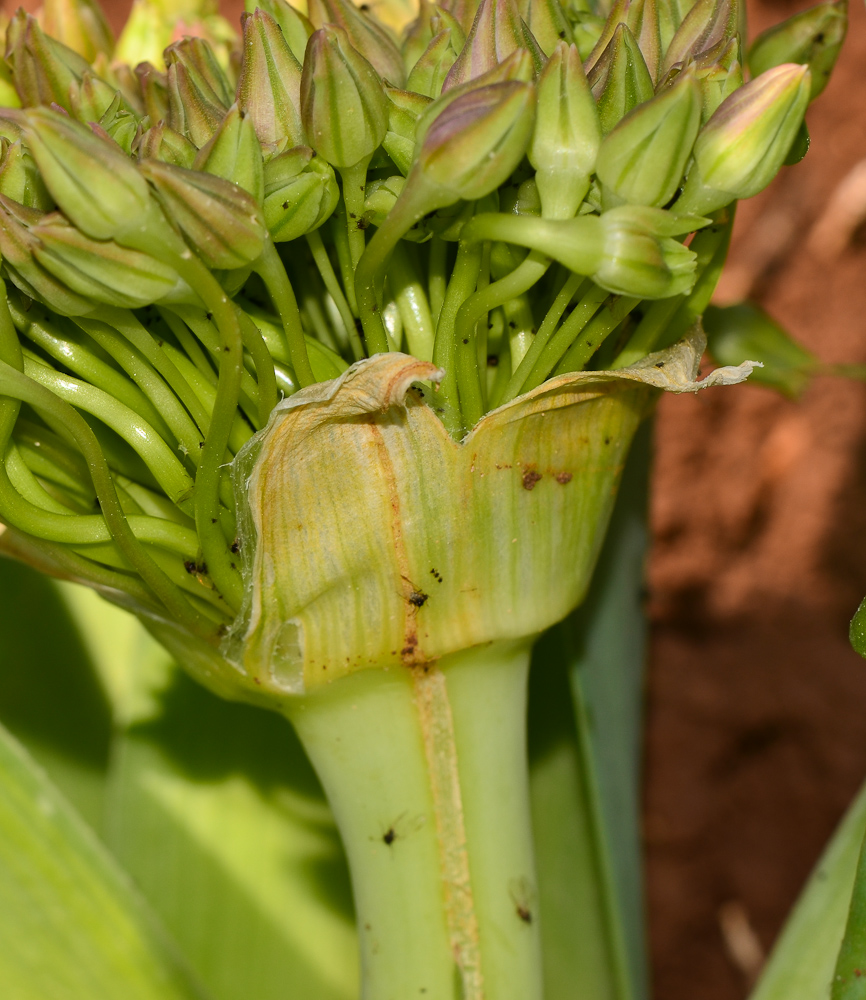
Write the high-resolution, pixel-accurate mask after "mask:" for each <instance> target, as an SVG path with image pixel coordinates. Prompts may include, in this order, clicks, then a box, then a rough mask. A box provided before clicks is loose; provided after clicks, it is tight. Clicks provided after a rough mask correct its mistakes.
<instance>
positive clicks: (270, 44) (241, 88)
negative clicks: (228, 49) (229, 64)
mask: <svg viewBox="0 0 866 1000" xmlns="http://www.w3.org/2000/svg"><path fill="white" fill-rule="evenodd" d="M242 22H243V31H244V55H243V63H242V64H241V76H240V80H239V81H238V107H239V108H240V110H241V111H243V112H244V113H245V114H247V115H249V116H250V119H251V120H252V123H253V127H254V128H255V130H256V135H257V136H258V137H259V142H260V143H261V144H262V146H263V147H264V149H265V150H266V151H269V152H271V153H279V152H281V151H282V150H284V149H286V148H287V147H291V146H302V145H303V144H304V142H305V138H304V128H303V125H302V124H301V66H300V63H299V62H298V60H297V59H296V58H295V57H294V56H293V55H292V51H291V49H290V48H289V46H288V45H287V44H286V40H285V38H284V37H283V33H282V32H281V31H280V28H279V25H278V24H277V22H276V21H275V20H274V19H273V18H272V17H271V15H270V14H267V13H265V11H263V10H256V11H254V12H253V13H252V14H244V16H243V18H242Z"/></svg>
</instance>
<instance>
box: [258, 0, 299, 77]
mask: <svg viewBox="0 0 866 1000" xmlns="http://www.w3.org/2000/svg"><path fill="white" fill-rule="evenodd" d="M244 6H245V9H246V12H247V13H248V14H254V13H255V12H256V10H261V11H264V13H265V14H269V15H270V16H271V17H272V18H273V19H274V21H276V23H277V24H278V25H279V27H280V30H281V31H282V33H283V38H285V40H286V44H287V45H288V46H289V48H290V49H291V52H292V55H293V56H294V57H295V59H297V60H298V65H302V64H303V62H304V53H305V52H306V50H307V42H308V40H309V38H310V35H312V33H313V32H314V31H315V28H314V27H313V25H312V23H311V21H310V19H309V18H308V17H307V16H306V15H305V14H302V13H301V12H300V11H298V10H295V8H294V7H293V6H292V5H291V4H290V3H286V0H261V2H260V0H246V2H245V5H244Z"/></svg>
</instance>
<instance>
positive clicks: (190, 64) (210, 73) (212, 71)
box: [163, 37, 234, 108]
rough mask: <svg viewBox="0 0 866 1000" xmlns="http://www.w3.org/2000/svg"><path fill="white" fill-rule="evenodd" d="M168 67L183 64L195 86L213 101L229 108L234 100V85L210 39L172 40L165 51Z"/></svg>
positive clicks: (164, 55)
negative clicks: (224, 70) (230, 81)
mask: <svg viewBox="0 0 866 1000" xmlns="http://www.w3.org/2000/svg"><path fill="white" fill-rule="evenodd" d="M163 58H164V59H165V64H166V66H171V65H172V63H183V64H184V66H186V68H187V70H188V71H189V75H190V76H191V77H192V79H193V81H194V83H195V86H196V88H197V89H198V90H201V91H202V92H203V93H204V94H206V95H207V98H208V100H209V101H210V102H211V103H212V104H220V105H222V106H223V107H224V108H229V107H230V106H231V105H232V103H233V102H234V88H233V87H232V86H231V84H230V83H229V81H228V77H227V76H226V75H225V73H224V72H223V68H222V66H220V64H219V60H218V59H217V57H216V54H215V53H214V50H213V48H211V46H210V44H209V43H208V41H207V39H205V38H199V37H193V38H190V37H187V38H182V39H181V40H180V41H179V42H173V43H172V44H171V45H169V47H168V48H167V49H166V50H165V52H164V53H163Z"/></svg>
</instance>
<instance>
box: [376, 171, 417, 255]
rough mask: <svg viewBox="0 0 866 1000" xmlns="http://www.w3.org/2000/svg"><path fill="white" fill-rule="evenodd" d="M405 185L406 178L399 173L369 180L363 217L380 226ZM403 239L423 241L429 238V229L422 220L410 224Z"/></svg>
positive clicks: (411, 241) (415, 241)
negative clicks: (410, 226)
mask: <svg viewBox="0 0 866 1000" xmlns="http://www.w3.org/2000/svg"><path fill="white" fill-rule="evenodd" d="M405 187H406V178H405V177H403V176H401V175H400V174H396V175H395V176H393V177H385V178H383V179H381V180H376V181H371V182H370V183H369V184H368V185H367V196H366V198H365V199H364V218H365V219H366V220H367V221H368V222H370V223H372V225H374V226H376V227H379V226H382V225H383V224H384V222H385V220H386V219H387V218H388V215H389V214H390V212H391V209H393V207H394V206H395V205H396V204H397V199H398V198H399V197H400V195H401V194H402V193H403V188H405ZM403 239H404V240H408V241H409V242H410V243H423V242H424V241H425V240H428V239H430V230H429V229H428V228H427V226H426V225H424V222H423V220H422V221H420V222H418V223H416V224H415V225H414V226H412V228H411V229H410V230H409V231H408V232H407V233H405V234H404V235H403Z"/></svg>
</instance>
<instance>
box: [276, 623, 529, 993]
mask: <svg viewBox="0 0 866 1000" xmlns="http://www.w3.org/2000/svg"><path fill="white" fill-rule="evenodd" d="M529 650H530V643H529V641H522V642H516V643H506V642H502V643H494V644H491V645H488V646H483V647H478V648H475V649H471V650H466V651H463V652H462V653H457V654H454V655H452V656H447V657H444V658H443V659H442V660H440V661H439V662H438V663H436V664H429V665H426V666H419V667H416V668H414V669H412V668H406V669H402V668H401V669H399V670H387V671H386V670H363V671H360V672H358V673H356V674H353V675H351V676H350V677H347V678H344V679H342V680H340V681H338V682H336V683H334V684H333V685H330V686H328V687H326V688H324V689H321V690H319V691H316V692H315V693H313V694H310V695H308V696H306V697H304V698H298V699H296V700H293V701H292V703H291V704H290V705H289V707H288V708H287V709H286V712H287V715H288V716H289V718H290V719H291V721H292V722H293V724H294V726H295V728H296V729H297V732H298V735H299V736H300V738H301V741H302V743H303V744H304V747H305V749H306V750H307V753H308V754H309V756H310V759H311V760H312V762H313V765H314V767H315V768H316V770H317V772H318V774H319V777H320V779H321V781H322V784H323V785H324V787H325V791H326V792H327V794H328V798H329V801H330V803H331V807H332V809H333V811H334V815H335V818H336V820H337V825H338V826H339V828H340V833H341V835H342V838H343V843H344V845H345V847H346V851H347V854H348V857H349V865H350V868H351V872H352V884H353V888H354V895H355V906H356V912H357V919H358V930H359V934H360V938H361V955H362V983H363V986H362V994H361V996H362V1000H382V998H386V997H387V998H391V997H394V998H400V1000H403V998H409V997H416V996H425V995H426V996H429V997H431V998H435V1000H513V998H516V997H519V998H520V1000H541V998H542V984H541V955H540V944H539V935H538V922H537V920H536V919H535V900H536V897H537V890H536V887H535V873H534V862H533V851H532V835H531V823H530V816H529V799H528V783H527V782H528V779H527V770H526V747H525V718H526V675H527V668H528V661H529ZM385 720H387V722H386V724H383V723H384V722H385Z"/></svg>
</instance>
